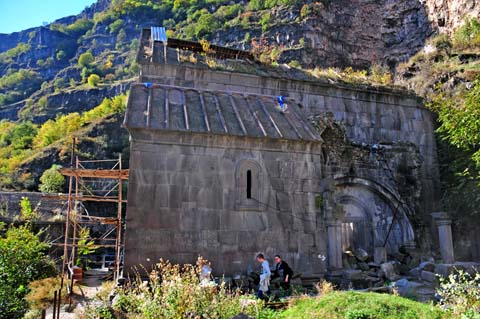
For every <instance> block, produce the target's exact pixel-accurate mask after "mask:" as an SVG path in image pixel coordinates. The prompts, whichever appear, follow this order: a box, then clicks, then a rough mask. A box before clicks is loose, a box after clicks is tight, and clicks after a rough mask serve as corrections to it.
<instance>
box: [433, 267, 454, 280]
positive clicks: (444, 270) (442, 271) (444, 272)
mask: <svg viewBox="0 0 480 319" xmlns="http://www.w3.org/2000/svg"><path fill="white" fill-rule="evenodd" d="M456 271H458V268H456V267H455V265H454V264H437V265H436V266H435V273H437V274H439V275H440V276H442V277H444V278H446V277H448V276H449V275H450V274H453V273H454V272H456Z"/></svg>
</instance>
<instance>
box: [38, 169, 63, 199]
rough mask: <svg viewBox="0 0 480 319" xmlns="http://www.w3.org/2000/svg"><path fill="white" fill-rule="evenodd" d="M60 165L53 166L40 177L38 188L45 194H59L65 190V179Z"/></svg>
mask: <svg viewBox="0 0 480 319" xmlns="http://www.w3.org/2000/svg"><path fill="white" fill-rule="evenodd" d="M60 168H62V167H61V166H60V165H52V167H50V168H49V169H47V170H45V171H44V172H43V174H42V176H41V177H40V186H39V187H38V188H39V190H40V191H41V192H44V193H59V192H61V191H62V189H63V184H64V183H65V177H64V176H63V175H62V173H60Z"/></svg>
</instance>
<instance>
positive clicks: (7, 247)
mask: <svg viewBox="0 0 480 319" xmlns="http://www.w3.org/2000/svg"><path fill="white" fill-rule="evenodd" d="M0 233H2V235H1V236H0V274H2V275H1V276H0V318H1V319H10V318H20V317H22V315H23V314H24V313H25V311H26V310H27V302H26V300H25V299H24V297H25V295H26V294H27V293H28V290H29V289H28V284H29V283H30V282H32V281H34V280H37V279H42V278H46V277H50V276H53V275H55V267H54V264H53V262H52V261H51V260H50V259H49V257H48V256H47V255H46V251H47V249H48V247H49V245H48V244H47V243H45V242H43V241H41V240H40V234H41V233H34V232H32V231H31V230H30V227H29V226H28V225H25V226H20V227H13V226H11V227H10V228H8V230H6V232H5V228H4V226H0Z"/></svg>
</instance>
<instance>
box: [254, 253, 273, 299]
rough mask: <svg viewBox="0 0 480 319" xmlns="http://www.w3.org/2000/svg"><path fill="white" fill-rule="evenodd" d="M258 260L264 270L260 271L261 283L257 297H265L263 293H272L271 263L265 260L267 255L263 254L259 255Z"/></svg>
mask: <svg viewBox="0 0 480 319" xmlns="http://www.w3.org/2000/svg"><path fill="white" fill-rule="evenodd" d="M257 261H258V262H259V263H260V264H261V265H262V271H261V272H260V284H259V286H258V292H257V297H258V298H259V299H262V298H263V294H264V293H266V294H269V293H270V276H271V272H270V265H269V264H268V261H266V260H265V256H263V254H258V255H257Z"/></svg>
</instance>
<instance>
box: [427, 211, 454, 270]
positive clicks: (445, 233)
mask: <svg viewBox="0 0 480 319" xmlns="http://www.w3.org/2000/svg"><path fill="white" fill-rule="evenodd" d="M432 217H433V219H434V220H435V223H436V224H437V227H438V243H439V245H440V253H441V254H442V259H443V262H444V263H445V264H453V263H454V262H455V256H454V253H453V240H452V220H451V219H450V218H449V217H448V214H447V213H445V212H436V213H432Z"/></svg>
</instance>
